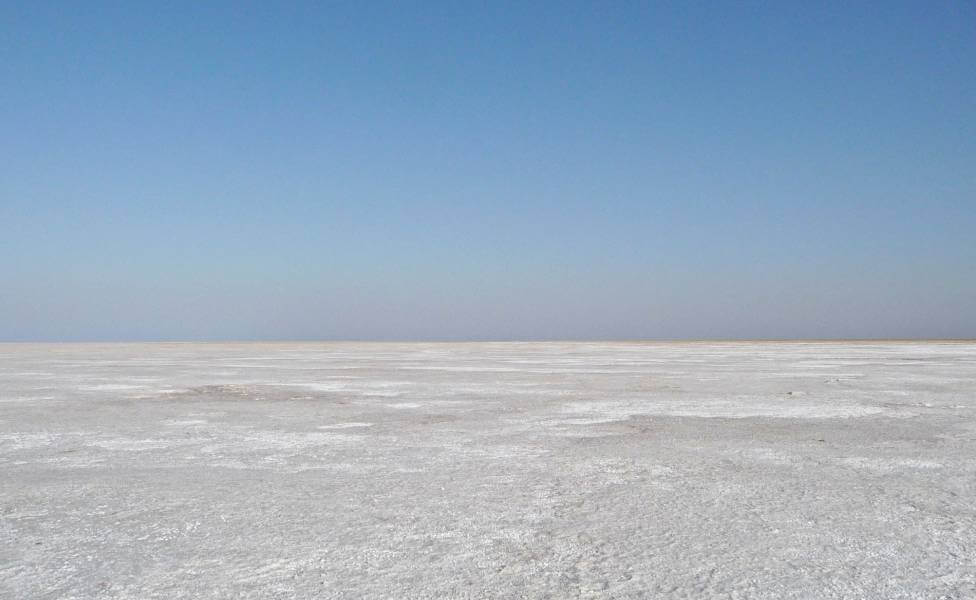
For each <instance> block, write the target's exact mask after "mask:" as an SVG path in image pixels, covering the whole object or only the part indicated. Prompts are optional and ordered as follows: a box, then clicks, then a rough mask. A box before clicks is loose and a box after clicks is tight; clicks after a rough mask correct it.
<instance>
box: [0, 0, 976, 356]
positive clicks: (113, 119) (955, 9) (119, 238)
mask: <svg viewBox="0 0 976 600" xmlns="http://www.w3.org/2000/svg"><path fill="white" fill-rule="evenodd" d="M726 337H745V338H757V337H760V338H767V337H772V338H793V337H818V338H819V337H831V338H834V337H856V338H863V337H955V338H958V337H976V3H974V2H972V1H959V2H939V1H932V2H927V1H918V2H907V3H905V2H895V1H891V2H853V3H852V2H836V3H834V2H755V3H752V2H709V3H696V2H674V3H656V2H635V3H625V2H587V3H575V2H568V1H561V2H551V3H542V2H540V3H526V2H513V3H503V2H488V3H485V2H478V3H463V2H445V3H435V2H414V3H402V2H398V3H395V4H392V3H391V4H386V3H370V2H349V3H329V2H325V3H318V2H315V3H311V2H310V3H302V2H254V3H247V2H226V3H222V2H167V3H163V2H112V3H102V2H65V3H58V2H4V3H2V4H0V340H128V339H133V340H138V339H147V340H154V339H567V338H576V339H584V338H600V339H612V338H726Z"/></svg>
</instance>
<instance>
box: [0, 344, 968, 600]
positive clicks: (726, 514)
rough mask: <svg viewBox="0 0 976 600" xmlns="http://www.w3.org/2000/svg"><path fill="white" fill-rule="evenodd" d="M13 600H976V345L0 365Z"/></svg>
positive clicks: (14, 353) (579, 349)
mask: <svg viewBox="0 0 976 600" xmlns="http://www.w3.org/2000/svg"><path fill="white" fill-rule="evenodd" d="M0 482H2V484H0V597H3V598H52V599H53V598H105V599H122V598H140V599H141V598H276V597H277V598H649V597H662V598H960V599H961V598H974V597H976V566H974V565H976V561H974V560H973V557H974V556H976V344H970V343H938V342H877V343H868V342H852V343H839V342H838V343H827V342H818V343H800V342H796V343H761V342H754V343H746V342H743V343H704V342H702V343H619V344H618V343H490V344H487V343H486V344H354V343H331V344H326V343H322V344H106V345H99V344H78V345H67V344H66V345H56V344H55V345H30V344H0Z"/></svg>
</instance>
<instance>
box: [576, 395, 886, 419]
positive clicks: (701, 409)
mask: <svg viewBox="0 0 976 600" xmlns="http://www.w3.org/2000/svg"><path fill="white" fill-rule="evenodd" d="M562 411H563V412H564V413H573V414H596V415H601V417H603V418H606V419H610V420H623V419H627V418H628V417H631V416H637V415H666V416H674V417H702V418H724V419H742V418H750V417H771V418H780V419H836V418H849V417H862V416H867V415H874V414H879V413H882V412H886V411H885V409H884V408H882V407H878V406H866V405H860V404H836V403H835V404H830V403H827V402H824V403H822V404H814V403H811V402H796V401H794V400H784V401H781V402H768V401H767V402H761V401H755V400H746V399H743V400H714V399H713V400H708V399H705V400H679V401H659V400H658V401H655V400H650V401H648V400H631V401H614V400H599V401H591V402H570V403H567V404H566V405H565V406H564V407H563V409H562Z"/></svg>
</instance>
